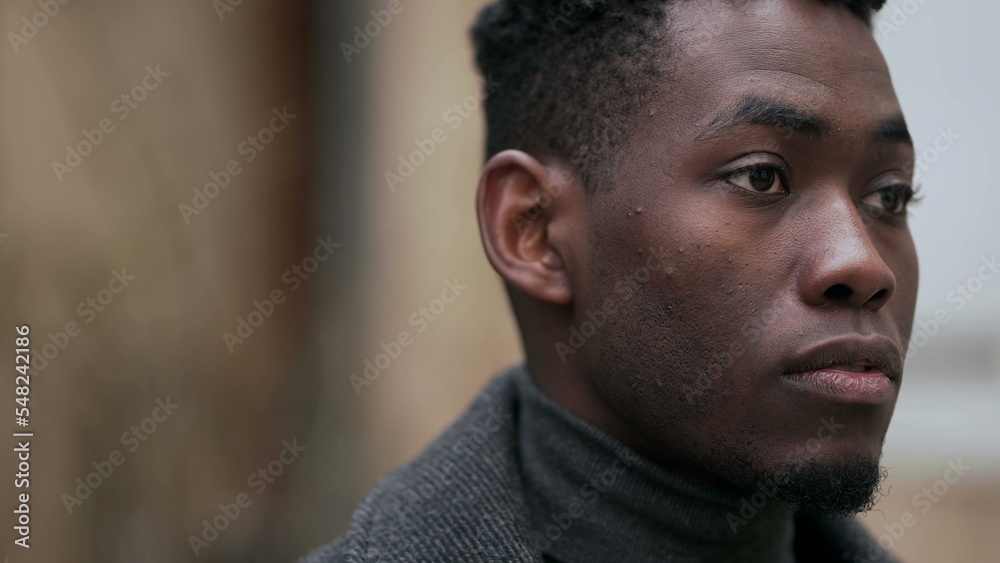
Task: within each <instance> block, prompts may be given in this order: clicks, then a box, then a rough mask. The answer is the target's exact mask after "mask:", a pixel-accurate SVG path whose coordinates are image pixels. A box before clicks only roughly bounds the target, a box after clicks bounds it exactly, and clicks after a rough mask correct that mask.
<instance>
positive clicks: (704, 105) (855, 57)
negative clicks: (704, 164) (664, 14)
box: [654, 0, 900, 131]
mask: <svg viewBox="0 0 1000 563" xmlns="http://www.w3.org/2000/svg"><path fill="white" fill-rule="evenodd" d="M670 16H671V17H670V18H669V19H670V22H671V23H670V24H669V25H670V26H671V30H670V31H671V33H670V34H669V36H670V37H671V40H670V44H669V46H668V47H667V52H668V56H667V57H666V59H665V70H666V73H665V78H664V79H663V80H664V82H663V88H662V89H661V92H660V95H658V96H657V98H656V101H655V102H654V105H657V106H661V107H663V109H665V110H666V112H665V113H666V114H667V115H669V116H670V118H671V121H672V123H673V124H675V126H682V125H684V124H685V123H686V124H687V125H690V126H692V128H696V127H698V126H702V127H704V126H707V125H708V124H709V122H711V120H712V119H713V118H714V117H715V116H716V115H717V113H718V112H719V111H720V110H722V109H723V108H725V107H727V106H730V105H732V104H733V103H734V101H735V100H738V99H740V98H741V97H745V96H748V95H755V96H763V97H767V98H771V99H779V100H782V101H786V102H788V103H789V104H794V105H795V106H797V107H801V108H803V109H807V110H810V111H812V112H815V113H817V114H821V115H825V116H826V117H827V118H828V119H829V121H830V122H831V123H832V124H833V125H834V127H835V128H836V129H840V130H842V131H850V130H852V129H854V128H856V127H861V126H863V125H865V124H867V123H870V122H873V121H877V120H878V119H879V118H883V117H885V116H887V115H894V114H898V113H899V111H900V110H899V104H898V102H897V100H896V97H895V93H894V92H893V89H892V83H891V80H890V77H889V72H888V69H887V67H886V64H885V61H884V59H883V58H882V55H881V53H880V51H879V49H878V46H877V45H876V43H875V41H874V38H873V37H872V34H871V32H870V31H869V30H868V28H867V27H866V26H865V24H864V23H863V22H862V21H861V20H860V19H859V18H858V17H857V16H855V15H854V14H852V13H850V11H848V10H847V9H846V8H845V7H843V6H838V5H836V4H830V5H828V4H825V3H823V2H820V1H819V0H754V1H745V2H733V1H731V0H728V1H727V0H714V1H708V2H678V3H675V4H674V5H673V6H672V8H670ZM664 117H666V115H665V116H664Z"/></svg>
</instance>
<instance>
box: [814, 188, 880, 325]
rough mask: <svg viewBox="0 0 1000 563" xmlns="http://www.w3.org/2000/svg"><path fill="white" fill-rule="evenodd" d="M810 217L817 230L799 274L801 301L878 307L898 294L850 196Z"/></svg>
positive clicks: (832, 203) (828, 205) (856, 306)
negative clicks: (818, 214)
mask: <svg viewBox="0 0 1000 563" xmlns="http://www.w3.org/2000/svg"><path fill="white" fill-rule="evenodd" d="M845 200H846V201H845ZM812 219H813V220H814V222H813V225H814V226H815V225H819V228H816V229H813V230H812V232H813V236H812V237H811V239H810V242H809V248H808V250H807V251H806V257H805V260H804V262H803V266H802V268H801V270H800V272H799V293H800V297H801V299H802V300H803V301H805V302H806V303H808V304H809V305H813V306H816V307H823V306H830V305H841V306H847V307H851V308H855V309H868V310H872V311H877V310H879V309H881V308H882V306H884V305H885V304H886V303H887V302H888V301H889V299H890V298H891V297H892V294H893V293H894V292H895V290H896V277H895V276H894V275H893V273H892V270H891V269H890V268H889V266H888V265H887V264H886V263H885V261H884V260H883V259H882V256H881V254H879V252H878V249H877V248H875V245H874V244H873V243H872V239H871V235H870V233H869V232H868V228H867V227H866V225H865V222H864V220H863V219H862V218H861V215H860V214H859V212H858V210H857V208H856V207H855V206H854V203H853V202H851V201H850V198H849V197H844V198H838V199H837V201H835V202H830V203H829V204H827V205H826V206H825V209H824V211H823V213H822V215H821V216H815V215H814V216H813V217H812Z"/></svg>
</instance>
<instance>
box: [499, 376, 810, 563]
mask: <svg viewBox="0 0 1000 563" xmlns="http://www.w3.org/2000/svg"><path fill="white" fill-rule="evenodd" d="M550 381H551V380H550ZM518 387H519V394H520V396H521V404H522V405H523V412H522V415H521V416H522V420H523V422H522V424H521V427H520V432H521V437H520V438H521V439H520V440H519V443H520V446H519V447H520V450H521V451H520V453H521V459H522V468H523V472H524V476H525V486H526V489H527V490H526V491H525V492H526V498H527V499H528V504H529V508H530V511H531V514H532V522H533V527H534V530H535V531H536V533H535V534H533V537H534V539H535V544H536V547H537V548H539V549H542V550H543V551H545V552H546V553H548V554H549V555H551V556H553V557H555V558H556V559H557V560H560V561H566V562H571V561H609V560H628V561H662V560H665V559H668V557H666V556H667V555H675V556H677V557H679V558H680V559H679V560H686V559H685V558H686V557H689V558H691V559H692V560H713V561H714V560H719V561H728V560H738V561H772V562H773V561H791V560H792V559H791V549H792V536H793V534H792V521H793V520H792V512H791V511H790V510H789V509H788V507H787V506H785V505H783V504H781V503H777V502H774V501H772V500H771V499H769V498H767V497H764V496H763V493H760V494H759V495H757V496H758V497H762V498H757V497H754V496H753V494H752V493H751V494H748V495H746V496H744V495H742V494H740V493H737V492H733V491H731V490H725V489H723V488H720V487H714V486H710V485H706V484H705V483H706V481H705V480H704V479H691V478H690V475H687V476H686V475H685V474H683V473H679V472H676V471H671V470H670V469H668V468H666V467H664V466H663V465H661V464H656V463H654V462H652V461H650V460H649V459H646V458H644V457H642V456H640V455H638V454H637V453H635V451H634V449H632V448H630V447H628V446H627V445H626V444H624V443H622V442H621V441H620V440H618V439H616V438H615V437H613V436H612V435H609V433H607V432H605V431H602V430H599V429H598V428H597V427H595V425H594V424H592V423H591V422H589V421H587V420H584V419H582V418H581V417H579V416H577V415H576V414H574V412H571V411H572V410H573V409H568V408H566V407H564V406H561V405H560V404H557V403H556V402H555V401H553V400H552V399H550V398H549V396H547V394H546V393H545V392H543V391H542V390H540V389H539V388H538V387H537V386H536V385H535V383H534V381H533V380H532V379H531V376H530V375H528V373H527V371H522V372H521V373H520V374H519V377H518ZM699 481H700V482H699ZM761 501H763V502H761Z"/></svg>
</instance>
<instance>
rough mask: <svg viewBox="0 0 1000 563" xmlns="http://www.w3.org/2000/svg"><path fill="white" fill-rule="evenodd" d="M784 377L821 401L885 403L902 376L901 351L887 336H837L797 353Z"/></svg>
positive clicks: (800, 389)
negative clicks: (834, 338) (843, 337)
mask: <svg viewBox="0 0 1000 563" xmlns="http://www.w3.org/2000/svg"><path fill="white" fill-rule="evenodd" d="M781 377H782V379H783V380H784V381H785V382H787V383H789V384H790V385H791V386H792V387H793V388H794V389H796V390H797V391H799V392H802V393H804V394H807V395H809V396H811V397H813V398H815V399H819V400H822V401H826V402H832V403H841V404H867V405H884V404H886V403H889V402H890V401H891V400H892V399H893V397H894V396H895V393H896V391H897V389H898V386H899V381H900V379H901V378H902V354H901V353H900V352H899V348H897V347H896V346H895V344H893V343H892V341H891V340H889V339H887V338H884V337H878V338H875V339H869V338H845V339H838V340H833V341H829V342H825V343H823V344H821V345H819V346H815V347H813V348H812V349H809V350H806V351H805V352H804V353H802V354H799V355H797V356H796V357H795V358H794V359H793V360H792V361H791V362H790V363H789V365H788V367H787V368H786V369H785V370H784V373H783V374H782V376H781Z"/></svg>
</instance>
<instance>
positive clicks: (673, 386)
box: [588, 244, 770, 457]
mask: <svg viewBox="0 0 1000 563" xmlns="http://www.w3.org/2000/svg"><path fill="white" fill-rule="evenodd" d="M656 252H657V258H658V259H659V261H660V263H662V265H663V266H662V267H661V268H659V269H658V270H656V271H655V272H653V275H652V276H650V278H649V279H648V280H647V281H645V282H644V283H638V282H637V281H636V280H635V279H634V277H632V276H630V275H629V274H630V272H634V271H635V268H636V267H637V263H636V261H634V262H633V263H631V264H629V265H627V266H624V267H622V266H618V265H616V266H612V265H611V264H607V263H603V264H602V263H598V264H595V270H594V271H595V272H600V274H598V275H597V276H596V279H595V280H594V287H595V288H597V290H598V292H600V293H602V294H605V295H612V296H613V295H615V294H616V293H615V287H616V285H617V286H618V287H620V284H621V281H622V280H627V279H629V278H631V279H632V282H633V283H631V284H630V285H631V287H632V288H633V293H632V295H631V296H630V297H629V298H628V299H625V298H624V295H621V303H620V307H619V310H618V311H617V312H616V314H614V315H609V316H608V320H607V323H606V325H605V326H604V327H603V328H602V329H601V330H600V331H599V333H598V335H597V338H595V343H594V344H595V346H594V347H593V349H592V350H591V352H592V353H596V357H595V358H592V359H591V360H590V361H589V362H588V363H589V365H590V366H592V368H591V369H592V370H593V371H594V373H592V374H591V379H592V380H594V381H592V384H593V385H595V387H597V388H598V389H599V390H600V392H601V393H602V395H603V397H604V399H605V401H606V402H608V403H609V406H611V408H613V409H614V410H615V411H616V413H617V414H618V416H620V417H621V418H623V419H624V420H626V421H627V422H628V423H629V424H630V425H631V426H632V427H634V428H636V429H637V430H638V431H640V432H641V433H643V434H644V435H646V436H648V437H650V438H651V441H653V442H656V443H658V444H660V445H662V446H663V447H664V448H668V449H671V450H675V451H676V453H681V451H680V450H682V449H683V448H684V447H687V448H692V447H695V448H697V445H698V444H699V443H700V442H702V441H703V440H704V437H705V436H706V435H709V434H712V433H713V432H715V433H719V434H722V433H724V432H723V430H722V429H719V425H720V423H722V422H721V421H724V420H725V418H726V416H727V412H728V411H729V410H730V409H731V407H732V406H733V405H734V404H735V405H739V406H738V407H737V409H738V410H739V409H744V408H746V407H747V406H748V405H746V404H744V403H745V401H746V400H747V399H746V398H745V395H746V394H745V392H744V391H743V389H744V386H745V385H746V384H747V383H748V382H747V378H748V376H749V374H750V372H748V371H747V370H746V366H747V365H748V364H750V365H752V362H751V361H750V360H751V359H752V358H753V356H754V350H755V349H756V347H757V346H758V345H759V344H760V340H761V339H762V335H763V334H765V331H766V329H767V326H766V325H767V324H768V323H769V322H770V320H769V319H767V318H766V317H762V318H761V319H759V320H754V315H760V314H762V313H765V312H766V309H768V307H764V306H762V305H760V304H757V303H754V302H753V301H752V300H751V299H750V296H752V295H754V294H755V293H754V292H753V291H751V289H750V286H749V285H748V283H747V282H746V281H744V280H741V278H740V276H739V275H738V274H737V272H736V271H735V268H734V266H733V263H732V260H731V259H730V258H729V257H728V256H726V254H725V253H724V252H721V251H720V252H712V251H711V250H710V249H709V248H708V245H700V244H694V245H690V246H688V247H684V246H681V247H679V248H678V247H673V248H669V249H664V248H660V249H658V250H657V251H656ZM637 254H638V253H637ZM605 256H614V255H613V254H605ZM618 257H619V258H620V256H618ZM597 260H599V259H597ZM748 327H749V328H748ZM746 430H748V431H749V430H750V429H746ZM691 455H694V454H693V453H691V452H688V453H687V454H684V457H690V456H691Z"/></svg>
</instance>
